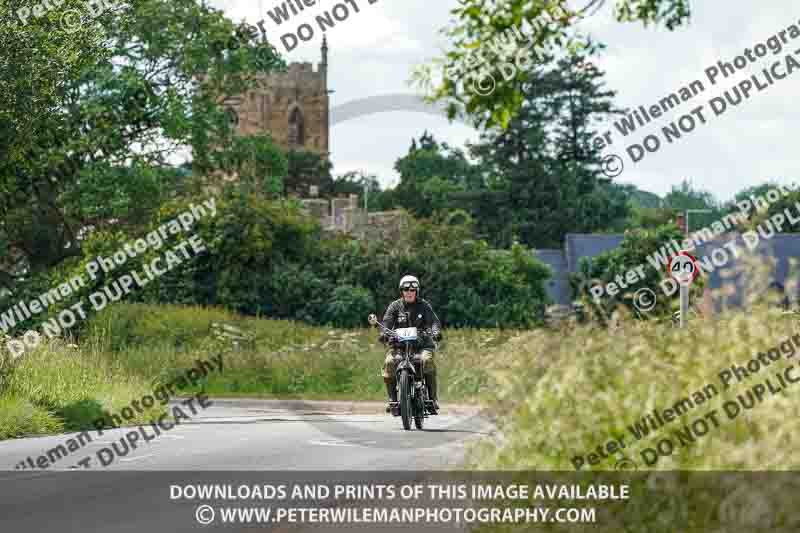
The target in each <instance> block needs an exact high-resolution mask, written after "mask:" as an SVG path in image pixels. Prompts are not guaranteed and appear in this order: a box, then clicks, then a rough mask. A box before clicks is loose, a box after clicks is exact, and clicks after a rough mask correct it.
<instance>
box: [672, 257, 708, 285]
mask: <svg viewBox="0 0 800 533" xmlns="http://www.w3.org/2000/svg"><path fill="white" fill-rule="evenodd" d="M698 274H700V269H699V268H698V266H697V260H696V259H695V258H694V257H692V256H691V255H689V252H686V251H683V250H682V251H680V252H678V254H677V255H673V256H672V259H670V260H669V275H670V276H672V277H673V278H674V279H675V281H677V282H678V283H679V284H681V285H691V284H692V282H693V281H694V279H695V278H696V277H697V276H698Z"/></svg>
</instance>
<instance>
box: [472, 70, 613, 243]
mask: <svg viewBox="0 0 800 533" xmlns="http://www.w3.org/2000/svg"><path fill="white" fill-rule="evenodd" d="M601 80H602V72H600V71H599V70H597V69H596V68H595V67H594V66H593V65H592V64H591V63H589V62H587V61H585V60H584V59H583V58H581V57H571V58H565V59H562V60H560V61H558V62H557V63H556V64H554V65H551V66H550V67H549V68H548V69H547V70H543V71H539V72H537V73H535V74H534V77H533V78H532V79H531V81H530V82H526V83H523V84H521V85H520V86H519V87H518V89H517V91H518V93H519V94H520V95H521V97H522V98H523V104H522V106H521V108H520V112H519V114H518V115H517V116H515V117H514V119H512V120H511V122H510V123H509V125H508V128H507V129H503V128H500V127H499V126H497V127H494V128H491V129H489V130H487V131H486V132H485V133H484V134H483V135H482V136H481V140H480V142H479V143H477V144H475V145H472V146H471V152H472V155H473V156H475V157H476V158H477V159H478V160H479V161H480V164H481V165H482V168H484V169H485V171H486V172H487V173H488V174H489V175H490V176H491V179H490V180H488V181H487V183H489V187H488V188H489V191H488V192H487V193H478V194H477V195H474V196H473V198H472V200H473V206H475V201H477V204H478V207H477V209H476V208H475V207H473V209H472V212H473V216H474V217H475V219H476V221H477V224H478V227H479V229H480V230H481V234H482V235H484V236H485V237H486V238H487V239H490V241H491V242H492V243H493V244H494V245H495V246H500V247H506V246H509V245H510V244H511V242H512V240H513V239H514V238H518V239H519V240H520V242H522V243H524V244H527V245H529V246H534V247H543V248H553V247H560V246H561V245H562V242H563V238H564V234H565V233H567V232H591V231H596V230H601V229H605V228H608V227H609V226H611V225H612V223H613V221H615V220H618V219H624V218H625V217H626V216H627V213H628V205H627V198H626V196H625V195H624V194H620V193H619V192H618V191H616V190H615V189H613V188H611V187H609V184H610V180H609V179H607V178H605V177H604V176H603V175H602V174H601V173H600V165H599V156H598V151H597V149H596V148H595V147H594V145H593V144H592V143H591V139H592V138H593V137H594V135H595V127H596V126H595V124H596V122H597V121H598V120H600V119H601V118H602V117H603V116H605V115H609V114H611V113H616V112H617V111H616V110H615V109H614V108H613V107H612V106H611V101H610V99H611V97H612V96H613V93H612V92H609V91H605V90H603V88H602V81H601ZM487 216H488V217H491V218H489V219H487V218H486V217H487ZM503 226H505V229H503V230H499V229H500V228H502V227H503ZM498 230H499V231H498Z"/></svg>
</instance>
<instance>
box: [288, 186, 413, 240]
mask: <svg viewBox="0 0 800 533" xmlns="http://www.w3.org/2000/svg"><path fill="white" fill-rule="evenodd" d="M300 202H301V203H302V204H303V207H304V209H305V211H306V213H308V214H309V215H310V216H313V217H314V218H316V219H317V220H319V222H320V225H321V226H322V228H323V229H324V230H326V231H338V232H342V233H347V234H349V235H352V236H353V237H355V238H358V239H378V238H392V237H393V236H396V235H397V234H398V232H399V231H400V230H401V229H402V228H403V227H404V225H405V220H406V219H405V217H406V215H405V211H403V210H401V209H396V210H394V211H373V212H371V213H367V212H365V211H364V209H363V208H361V207H359V206H358V195H355V194H351V195H350V196H349V197H340V198H333V199H331V200H322V199H316V198H305V199H301V200H300Z"/></svg>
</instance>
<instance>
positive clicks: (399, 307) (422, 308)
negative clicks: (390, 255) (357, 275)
mask: <svg viewBox="0 0 800 533" xmlns="http://www.w3.org/2000/svg"><path fill="white" fill-rule="evenodd" d="M398 288H399V289H400V294H401V297H400V298H398V299H397V300H395V301H393V302H392V303H390V304H389V307H387V308H386V313H384V315H383V325H384V326H385V327H387V328H389V329H395V328H396V327H397V328H412V327H416V328H417V329H418V330H420V331H428V330H429V331H430V335H421V336H420V348H421V351H420V353H418V354H415V356H414V357H415V359H416V360H422V369H423V370H422V371H423V373H424V374H425V381H426V383H427V385H428V397H429V398H430V399H431V400H432V401H433V409H434V413H433V414H436V411H438V410H439V402H438V397H437V388H436V365H435V364H434V361H433V352H434V350H435V345H434V343H433V341H437V342H438V341H440V340H441V339H442V333H441V330H442V324H441V322H439V317H438V316H436V313H435V312H434V311H433V307H431V304H430V303H428V302H427V301H426V300H423V299H422V298H419V290H420V285H419V280H418V279H417V278H416V277H414V276H409V275H406V276H403V277H402V279H401V280H400V284H399V287H398ZM378 340H379V341H380V342H382V343H384V344H385V343H386V342H387V341H388V340H389V337H388V335H387V334H386V333H383V332H382V333H381V335H380V337H378ZM399 359H400V357H399V356H397V357H394V351H393V350H392V348H391V347H390V348H389V351H388V352H387V353H386V360H385V361H384V363H383V381H384V383H386V392H387V393H388V394H389V402H390V404H389V406H387V407H386V412H387V413H388V412H389V411H390V410H391V403H392V402H394V403H395V405H397V380H396V377H395V373H394V372H395V367H396V366H397V362H398V361H399Z"/></svg>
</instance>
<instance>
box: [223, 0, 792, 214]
mask: <svg viewBox="0 0 800 533" xmlns="http://www.w3.org/2000/svg"><path fill="white" fill-rule="evenodd" d="M300 1H302V0H300ZM351 1H353V2H355V3H356V4H357V5H358V7H359V9H360V12H358V13H355V12H351V13H350V16H349V17H348V18H347V19H346V20H344V21H342V22H339V23H338V24H337V26H336V27H334V28H332V29H328V31H327V37H328V46H329V58H328V61H329V75H328V85H329V88H330V89H332V90H334V91H335V92H334V93H333V94H332V95H331V107H332V108H333V107H335V106H337V105H341V104H345V103H347V102H350V101H352V100H356V99H359V98H364V97H369V96H378V95H382V94H387V93H412V92H414V89H413V88H412V87H411V86H410V85H409V84H408V79H409V77H410V73H411V71H412V69H413V67H414V66H415V65H418V64H420V63H424V62H427V61H428V60H430V59H431V58H433V57H436V56H439V55H440V50H441V48H442V47H443V46H444V45H445V42H444V40H443V38H442V36H441V35H440V34H439V29H440V28H443V27H445V26H446V25H447V23H448V21H449V20H450V15H449V11H450V10H451V9H453V8H454V7H456V6H457V5H458V2H457V0H436V1H432V0H404V1H402V2H399V1H392V0H374V1H375V3H374V4H369V3H368V0H351ZM611 1H612V0H609V3H610V2H611ZM212 3H213V5H215V6H216V7H218V8H221V9H223V10H224V11H225V12H226V14H227V15H228V16H229V17H231V18H232V19H233V20H235V21H237V22H239V21H241V20H242V19H246V20H247V21H248V22H250V23H253V24H254V23H256V22H258V21H259V20H261V19H263V20H264V21H265V28H266V29H267V33H268V35H269V37H270V41H271V42H273V43H274V44H275V45H276V47H277V48H278V50H280V51H281V52H282V53H284V57H285V58H286V60H287V62H292V61H312V62H314V63H317V62H318V61H319V58H320V53H319V47H320V44H321V40H322V35H321V33H320V32H319V29H318V28H317V27H316V26H315V25H314V24H312V26H313V27H314V28H315V30H316V33H317V34H316V35H314V37H313V38H312V39H311V40H310V41H309V42H307V43H301V44H300V45H299V46H297V48H295V49H293V50H292V51H291V52H285V49H284V47H283V45H282V44H281V43H280V40H279V39H280V37H281V36H282V35H283V34H285V33H287V32H289V31H291V30H294V29H296V28H297V26H298V25H299V24H301V23H303V22H308V23H312V22H313V18H314V16H315V15H318V14H320V13H321V12H323V11H324V10H326V9H331V8H333V6H335V5H337V4H340V3H342V2H340V1H339V0H321V4H320V5H316V6H313V7H311V8H306V10H305V11H303V12H302V13H300V14H299V15H296V16H292V18H291V20H290V21H289V22H284V23H283V24H281V25H280V26H278V25H276V24H275V23H274V22H273V21H272V19H271V18H269V17H268V16H267V14H266V10H267V9H272V8H274V7H275V6H277V5H280V4H281V3H282V2H278V1H277V0H261V1H259V2H252V1H246V0H216V1H214V2H212ZM572 5H573V6H577V5H579V4H577V3H574V4H572ZM581 5H582V4H581ZM692 7H693V9H694V12H693V16H692V21H691V23H690V25H689V26H688V27H685V28H681V29H679V30H677V31H674V32H669V31H667V30H666V29H663V28H659V29H655V28H653V27H649V28H644V27H643V26H642V25H641V24H640V23H637V24H620V23H617V22H616V21H614V20H613V17H612V13H611V9H610V7H609V6H606V7H605V8H604V9H603V10H601V11H600V12H598V13H597V14H596V15H594V16H593V17H592V18H590V19H588V20H586V21H584V22H583V23H581V26H580V29H581V30H583V31H584V32H589V33H590V34H591V35H593V36H594V37H595V38H596V39H598V40H600V41H601V42H603V43H605V44H606V45H607V46H608V48H607V49H606V50H605V51H604V52H603V55H602V56H600V58H599V61H598V62H599V66H600V68H601V69H603V70H605V72H606V80H607V85H608V87H609V88H611V89H613V90H616V91H617V92H618V94H617V97H616V105H617V106H619V107H623V108H625V107H628V108H638V107H639V106H640V105H644V106H645V107H646V108H649V107H650V106H651V105H652V104H655V103H657V102H658V101H659V100H661V99H662V98H663V97H665V96H666V95H667V94H669V93H671V92H677V91H678V90H679V89H680V88H681V87H683V86H684V85H688V84H689V83H690V82H691V81H694V80H698V79H699V80H701V81H702V82H703V83H704V85H705V88H706V90H705V92H703V93H701V94H699V95H698V96H697V97H696V98H695V99H693V100H691V101H688V102H686V103H684V104H683V105H682V106H681V107H680V108H678V109H676V110H675V111H674V113H675V114H674V115H671V116H665V117H661V118H660V119H656V120H655V121H654V122H652V123H650V124H648V125H647V126H645V127H643V128H641V129H639V130H637V132H636V133H634V134H631V135H629V136H628V137H627V138H623V137H622V136H621V135H620V134H619V133H617V132H616V129H613V133H612V140H613V141H614V145H613V147H610V148H608V149H607V150H606V151H604V154H611V153H614V152H616V153H619V155H620V156H622V157H623V160H624V161H625V163H626V170H625V172H624V173H623V174H622V175H621V176H619V177H618V178H617V181H618V182H623V183H633V184H635V185H637V186H638V187H640V188H642V189H644V190H649V191H652V192H655V193H658V194H660V195H663V194H665V193H667V192H668V191H669V190H670V188H671V186H672V185H677V184H678V183H680V181H681V180H682V179H684V178H689V179H691V180H692V181H693V182H694V184H695V185H696V186H699V187H701V188H704V189H706V190H710V191H711V192H712V193H714V195H715V196H716V197H717V198H718V199H720V200H723V201H725V200H728V199H730V198H731V197H732V196H733V195H734V194H735V193H736V192H737V191H739V190H741V189H742V188H744V187H747V186H750V185H756V184H759V183H762V182H764V181H766V180H767V179H775V180H776V181H778V182H779V183H785V184H790V183H792V182H793V181H795V180H796V179H797V178H798V176H799V175H800V160H799V159H798V158H797V157H795V156H796V150H797V148H796V137H795V135H792V134H790V132H791V131H792V130H790V123H791V122H792V121H793V122H794V124H795V125H796V124H797V123H798V118H800V117H798V114H800V111H798V109H797V108H796V106H793V105H791V102H790V98H791V97H792V96H795V97H796V94H797V90H798V83H800V71H797V72H795V73H794V75H793V76H788V77H787V78H786V79H784V80H782V81H778V82H777V83H776V84H775V85H772V86H770V87H769V88H768V89H765V90H764V91H762V92H758V91H756V90H753V92H752V93H751V98H750V99H748V100H745V101H744V102H743V103H742V104H740V105H739V106H737V107H735V108H732V109H729V110H728V111H727V112H726V113H725V114H724V115H722V116H720V117H715V116H713V113H712V112H711V110H710V109H709V106H708V100H710V99H711V98H712V97H714V96H721V95H722V93H723V91H724V90H725V89H727V88H729V87H731V86H732V84H734V83H738V82H740V81H741V80H743V79H746V78H749V77H750V76H752V75H754V74H757V73H759V74H760V73H761V71H762V69H763V68H767V67H769V66H771V65H772V64H773V63H774V62H775V61H778V60H780V61H781V62H782V66H781V67H780V68H781V72H785V71H786V66H785V60H784V56H785V55H786V54H793V52H794V51H795V50H798V49H800V38H798V39H797V40H794V41H790V42H789V44H788V45H786V46H785V47H784V50H783V51H782V52H781V53H780V54H779V55H777V56H773V55H772V53H771V52H769V53H768V55H767V56H766V57H764V58H762V59H760V60H759V61H758V62H757V63H754V64H752V65H750V64H748V66H747V67H745V68H744V69H743V70H741V71H739V72H737V74H736V75H735V76H734V77H731V78H729V79H727V80H723V81H722V82H720V83H718V84H717V85H715V86H712V85H710V83H709V82H708V79H707V77H706V75H705V73H704V71H705V69H706V68H708V67H710V66H712V65H714V64H716V63H717V61H719V60H724V61H727V62H732V61H733V59H734V58H735V57H736V56H737V55H741V54H742V53H743V52H744V49H745V48H752V47H753V46H755V45H756V44H758V43H765V42H766V40H767V39H768V38H769V37H770V36H772V35H774V34H777V33H778V32H780V31H782V30H785V29H787V28H788V27H789V26H790V25H791V24H800V22H798V19H800V6H798V7H796V8H795V9H792V7H793V3H792V2H790V1H789V0H773V1H770V2H763V1H754V0H750V1H738V2H731V1H730V0H727V1H725V0H703V1H702V2H699V1H694V2H692ZM339 9H341V8H339ZM793 57H795V59H797V60H798V61H800V53H798V54H793ZM760 78H761V79H762V80H763V79H764V76H763V74H760ZM699 105H703V106H704V115H705V116H706V118H707V120H708V123H707V124H705V125H699V126H698V127H697V129H696V130H695V131H694V132H692V133H691V134H687V135H685V136H684V138H683V139H681V140H680V141H677V142H675V143H673V144H666V143H664V146H662V148H661V150H660V151H658V152H657V153H655V154H648V156H647V157H645V158H644V160H642V161H640V162H639V163H638V164H636V165H635V166H634V165H632V164H631V163H630V159H629V158H628V156H627V155H626V154H625V153H624V150H625V148H626V147H627V146H628V144H630V143H631V142H639V143H641V139H642V138H643V137H644V136H645V135H647V134H650V133H654V134H656V133H659V132H660V130H661V128H662V127H663V126H666V125H668V124H669V123H670V122H671V121H672V120H675V119H677V118H679V117H680V116H681V115H683V114H684V113H689V111H690V110H691V109H693V108H695V107H697V106H699ZM609 126H611V125H609ZM426 129H427V130H428V131H430V132H432V133H433V134H434V135H435V136H436V138H437V139H439V140H441V141H446V142H448V143H449V144H451V145H456V146H462V145H463V143H464V142H465V141H466V140H477V138H478V133H477V131H476V130H474V129H472V128H470V127H468V126H465V125H463V124H459V123H453V124H451V123H448V121H447V120H446V119H444V118H442V117H438V116H435V115H433V114H425V113H416V112H411V111H394V112H389V113H380V114H376V115H370V116H365V117H360V118H356V119H351V120H349V121H347V122H346V123H340V124H337V125H336V126H334V127H332V128H331V142H330V149H331V152H332V160H333V164H334V173H335V174H342V173H344V172H347V171H349V170H358V169H361V170H365V171H367V172H372V173H375V174H376V175H378V177H379V178H380V180H381V182H382V183H383V184H384V185H387V184H388V185H393V184H396V182H397V180H398V176H397V173H396V172H395V171H394V170H393V168H392V167H393V165H394V162H395V161H396V160H397V159H398V158H399V157H401V156H402V155H403V154H405V153H406V152H407V150H408V146H409V144H410V141H411V138H412V137H418V136H419V135H421V134H422V132H423V131H424V130H426ZM662 139H663V137H662Z"/></svg>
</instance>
